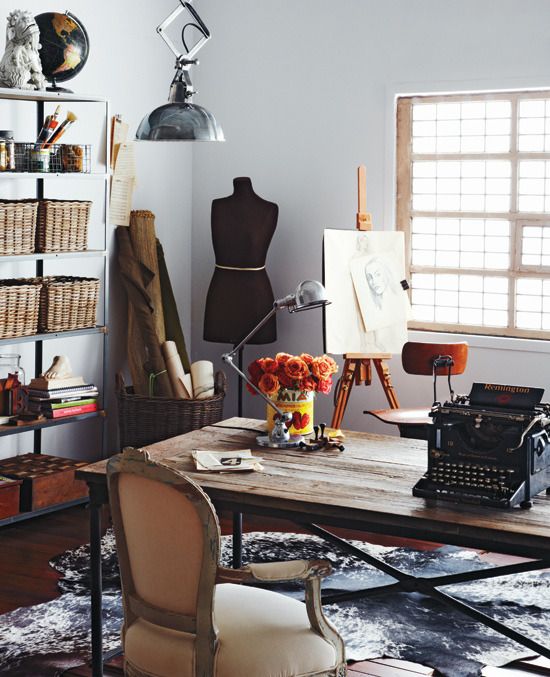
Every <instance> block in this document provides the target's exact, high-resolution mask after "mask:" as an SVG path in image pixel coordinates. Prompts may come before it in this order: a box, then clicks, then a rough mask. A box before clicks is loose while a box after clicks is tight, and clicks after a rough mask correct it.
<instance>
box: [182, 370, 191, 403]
mask: <svg viewBox="0 0 550 677" xmlns="http://www.w3.org/2000/svg"><path fill="white" fill-rule="evenodd" d="M183 387H184V388H185V390H186V391H187V392H188V393H189V398H192V397H193V380H192V379H191V374H185V376H184V377H183Z"/></svg>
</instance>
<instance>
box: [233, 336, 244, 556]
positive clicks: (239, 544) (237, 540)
mask: <svg viewBox="0 0 550 677" xmlns="http://www.w3.org/2000/svg"><path fill="white" fill-rule="evenodd" d="M233 347H235V346H233ZM243 352H244V348H241V349H240V350H239V352H238V353H237V355H238V365H239V369H240V371H242V370H243ZM237 388H238V389H237V416H238V417H239V418H242V415H243V379H242V376H239V381H238V386H237ZM231 548H232V558H233V568H234V569H240V568H241V567H242V565H243V514H242V512H234V513H233V538H232V543H231Z"/></svg>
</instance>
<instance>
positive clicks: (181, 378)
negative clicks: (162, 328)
mask: <svg viewBox="0 0 550 677" xmlns="http://www.w3.org/2000/svg"><path fill="white" fill-rule="evenodd" d="M161 349H162V354H163V356H164V361H165V363H166V371H167V372H168V378H169V379H170V384H171V386H172V392H173V394H174V397H175V398H176V399H177V400H188V399H190V398H191V392H190V391H188V390H187V388H186V387H185V371H184V369H183V366H182V364H181V359H180V356H179V353H178V349H177V348H176V344H175V343H174V341H165V342H164V343H163V344H162V346H161Z"/></svg>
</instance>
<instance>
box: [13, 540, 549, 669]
mask: <svg viewBox="0 0 550 677" xmlns="http://www.w3.org/2000/svg"><path fill="white" fill-rule="evenodd" d="M357 545H358V546H359V547H363V548H365V549H366V550H368V551H369V552H370V553H371V554H373V555H376V556H378V557H380V558H382V559H383V560H385V561H386V562H388V563H390V564H392V565H394V566H396V567H398V568H400V569H402V570H404V571H408V572H410V573H415V574H422V575H426V576H429V575H432V576H439V575H443V574H446V573H449V574H450V573H457V572H460V571H467V570H472V569H483V568H486V567H487V566H490V565H488V564H487V563H486V562H483V561H481V560H480V559H479V557H478V556H477V554H476V553H474V552H472V551H468V550H461V549H457V548H451V547H443V548H440V549H438V550H434V551H430V552H425V551H416V550H412V549H409V548H401V547H383V546H376V545H369V544H366V543H360V542H358V543H357ZM230 548H231V540H230V538H229V537H224V538H223V557H222V559H223V561H224V562H225V563H226V564H229V559H230ZM102 552H103V566H104V575H105V578H104V594H103V604H104V616H105V625H104V647H105V649H106V650H109V649H111V648H115V647H116V646H117V645H118V644H119V629H120V624H121V619H122V611H121V606H120V591H119V585H120V583H119V579H118V571H117V562H116V553H115V548H114V539H113V536H112V533H111V532H108V533H107V535H106V536H105V538H104V541H103V549H102ZM300 558H304V559H323V558H326V559H330V560H331V561H332V562H333V564H334V566H335V573H334V574H333V575H331V576H330V577H329V578H328V579H325V581H324V583H323V589H324V590H325V591H329V590H330V591H343V590H353V589H355V588H362V587H369V586H374V585H380V584H387V583H391V582H393V579H391V578H389V577H388V576H385V575H384V574H381V573H380V572H378V571H376V570H375V569H373V568H372V567H370V566H368V565H366V564H364V563H363V562H360V561H358V560H357V559H356V558H354V557H351V556H349V555H347V554H343V553H342V552H340V551H338V550H337V549H336V548H335V547H333V546H332V545H330V544H328V543H326V542H324V541H322V540H321V539H319V538H317V537H316V536H309V535H298V534H296V535H289V534H279V533H261V532H257V533H251V534H247V535H245V537H244V561H255V562H268V561H277V560H285V559H300ZM51 565H52V566H53V567H54V568H55V569H56V570H57V571H59V572H60V573H61V574H62V579H61V580H60V581H59V587H60V589H61V592H62V595H61V597H59V598H58V599H56V600H54V601H52V602H47V603H45V604H39V605H37V606H33V607H28V608H20V609H16V610H15V611H12V612H10V613H7V614H4V615H3V616H0V673H1V674H9V675H10V676H11V677H22V676H23V675H30V674H40V675H42V677H47V676H48V675H55V674H56V672H55V667H53V666H55V665H56V664H59V663H56V657H58V656H61V655H62V654H66V658H67V659H68V661H69V662H68V663H67V661H65V662H62V663H61V664H62V665H64V666H65V667H66V666H67V665H68V664H71V662H72V664H74V665H76V664H78V663H81V662H84V661H85V660H87V659H89V649H90V632H89V626H90V621H89V579H88V576H89V574H88V566H89V549H88V546H82V547H81V548H78V549H77V550H75V551H69V552H66V553H64V554H62V555H60V556H58V557H56V558H55V559H53V560H52V562H51ZM277 589H278V590H279V591H280V592H284V593H285V594H289V595H292V596H301V595H302V590H303V589H302V587H301V586H300V585H299V584H288V585H285V586H278V588H277ZM445 590H446V591H448V592H449V593H452V594H453V595H456V596H458V597H459V598H460V599H461V600H463V601H466V602H468V603H470V604H472V605H473V606H475V607H476V608H478V609H480V610H482V611H484V612H485V613H488V614H490V615H492V616H494V617H495V618H497V619H498V620H500V621H503V622H507V623H508V624H509V625H511V626H512V627H514V628H515V629H516V630H519V631H520V632H522V633H523V634H526V635H528V636H530V637H531V638H533V639H535V640H537V641H539V642H541V643H545V642H547V641H548V637H549V627H550V573H548V572H533V573H527V574H519V575H516V576H507V577H499V578H495V579H490V580H485V581H480V582H472V583H466V584H462V585H455V586H448V587H447V588H445ZM325 612H326V614H327V616H328V617H329V619H330V620H331V621H332V622H333V623H334V625H335V626H336V627H337V628H338V630H339V631H340V632H341V634H342V635H343V637H344V639H345V642H346V651H347V657H348V659H353V660H361V659H367V658H372V657H376V656H389V657H393V658H401V659H404V660H410V661H415V662H418V663H423V664H425V665H429V666H431V667H434V668H436V669H437V670H438V671H439V672H440V673H441V674H442V675H444V676H448V677H473V676H475V675H480V671H481V667H482V666H483V665H492V666H500V665H503V664H506V663H508V662H510V661H512V660H514V659H517V658H519V657H521V656H527V655H529V651H527V650H526V649H524V648H523V647H521V646H520V645H518V644H516V643H514V642H512V641H510V640H508V639H506V638H504V637H502V636H501V635H497V634H496V633H494V632H493V631H491V630H489V629H487V628H485V627H484V626H482V625H479V624H478V623H475V622H474V621H471V620H469V619H468V618H467V617H466V616H463V615H462V614H460V613H458V612H456V611H453V610H452V609H450V608H449V607H446V606H443V605H441V604H440V603H439V602H437V601H435V600H433V599H431V598H426V597H424V596H421V595H419V594H417V593H411V594H403V593H401V594H397V593H396V594H392V595H386V596H384V597H373V598H371V599H367V600H355V601H352V602H344V603H341V604H339V605H328V606H325ZM40 656H41V657H43V662H42V664H41V665H42V666H44V665H46V666H48V667H42V668H41V670H40V672H36V670H35V669H34V668H33V667H31V666H34V665H35V664H36V662H37V660H38V657H40ZM49 666H51V669H50V667H49Z"/></svg>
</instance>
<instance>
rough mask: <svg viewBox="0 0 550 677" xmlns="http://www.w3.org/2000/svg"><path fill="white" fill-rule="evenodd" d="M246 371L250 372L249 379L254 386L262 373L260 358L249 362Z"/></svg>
mask: <svg viewBox="0 0 550 677" xmlns="http://www.w3.org/2000/svg"><path fill="white" fill-rule="evenodd" d="M248 373H249V374H250V380H251V381H252V383H253V384H254V385H255V386H257V385H258V381H259V380H260V378H261V377H262V374H263V373H264V370H263V369H262V365H261V363H260V360H254V362H251V363H250V364H249V365H248Z"/></svg>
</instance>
